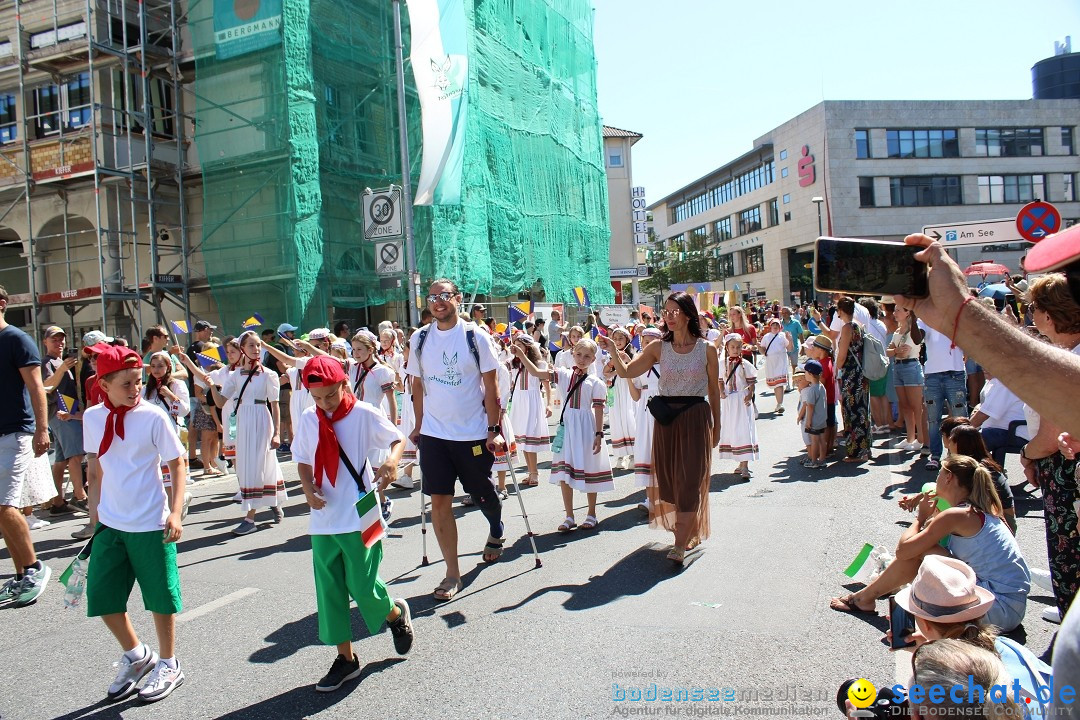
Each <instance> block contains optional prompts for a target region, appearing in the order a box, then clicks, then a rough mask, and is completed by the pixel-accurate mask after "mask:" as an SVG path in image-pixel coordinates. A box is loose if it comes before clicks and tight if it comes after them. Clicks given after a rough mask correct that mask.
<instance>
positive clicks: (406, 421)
mask: <svg viewBox="0 0 1080 720" xmlns="http://www.w3.org/2000/svg"><path fill="white" fill-rule="evenodd" d="M401 377H402V381H401V382H402V387H404V388H405V392H404V393H402V396H401V414H400V415H398V430H400V431H401V434H402V435H404V436H405V451H404V452H402V453H401V464H402V465H408V464H409V463H414V462H416V461H417V457H418V456H417V453H416V445H415V444H414V443H413V441H412V440H410V439H409V436H410V435H411V434H412V431H413V425H415V424H416V411H415V410H413V396H412V386H413V379H412V376H411V375H406V374H405V369H404V366H402V373H401Z"/></svg>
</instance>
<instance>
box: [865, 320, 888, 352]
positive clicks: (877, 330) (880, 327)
mask: <svg viewBox="0 0 1080 720" xmlns="http://www.w3.org/2000/svg"><path fill="white" fill-rule="evenodd" d="M866 331H867V332H868V333H870V334H871V335H873V336H874V337H876V338H877V339H878V342H880V343H881V347H888V345H889V343H887V342H885V338H887V337H889V329H888V328H887V327H885V323H883V322H881V321H880V320H873V319H871V320H870V324H869V325H867V326H866Z"/></svg>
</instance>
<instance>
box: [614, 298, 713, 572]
mask: <svg viewBox="0 0 1080 720" xmlns="http://www.w3.org/2000/svg"><path fill="white" fill-rule="evenodd" d="M661 314H662V315H663V318H664V321H665V325H666V329H665V330H664V336H663V342H658V343H657V342H654V343H651V344H650V345H648V346H646V347H645V348H644V349H643V350H642V351H641V352H640V353H639V354H638V355H637V356H636V357H635V358H634V359H633V360H631V361H630V363H629V364H625V363H624V362H623V359H622V358H621V357H620V356H619V353H617V352H614V345H613V343H612V341H611V339H610V338H604V337H601V338H599V340H600V341H601V346H602V347H603V348H604V349H605V350H607V351H608V352H610V353H611V359H612V361H613V363H614V365H615V371H616V373H618V375H619V377H624V378H635V377H638V376H640V375H644V374H645V373H647V372H648V371H649V369H650V368H652V367H654V366H656V367H657V369H658V371H659V373H660V394H659V395H658V396H657V397H655V398H653V401H652V403H650V406H649V407H650V411H651V412H652V413H653V416H654V417H656V418H657V421H656V426H655V430H654V432H653V455H652V464H653V475H654V476H655V478H656V487H650V488H649V495H650V497H649V499H650V500H651V502H652V511H651V518H650V525H651V526H652V527H657V526H660V527H663V528H664V529H665V530H670V531H671V532H673V533H674V534H675V544H674V546H673V547H672V548H671V552H669V553H668V558H669V559H670V560H672V561H673V562H676V563H678V564H682V562H683V559H684V557H685V556H686V551H687V550H690V549H692V548H693V547H695V546H696V545H697V544H699V543H700V542H701V541H702V540H704V539H706V538H707V537H708V536H709V476H710V468H711V466H712V448H713V447H715V446H716V443H717V441H718V440H719V437H720V385H719V377H720V370H719V362H718V360H717V356H716V348H715V347H713V346H712V345H711V344H710V343H708V342H707V341H706V340H705V333H704V331H703V330H702V329H701V325H700V323H699V321H698V312H697V307H696V306H695V305H694V299H693V297H691V296H690V295H688V294H686V293H684V292H676V293H672V294H671V295H670V296H668V299H667V302H666V303H665V304H664V310H663V312H662V313H661ZM706 396H708V402H706ZM657 405H658V406H659V407H657V408H655V410H654V406H657ZM665 415H666V416H667V417H665ZM665 420H667V422H666V423H665V422H664V421H665Z"/></svg>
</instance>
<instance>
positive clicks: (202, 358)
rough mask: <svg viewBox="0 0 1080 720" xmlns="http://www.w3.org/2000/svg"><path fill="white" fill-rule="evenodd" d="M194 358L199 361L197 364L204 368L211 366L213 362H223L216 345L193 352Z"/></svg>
mask: <svg viewBox="0 0 1080 720" xmlns="http://www.w3.org/2000/svg"><path fill="white" fill-rule="evenodd" d="M195 359H196V360H198V361H199V365H201V366H203V367H204V368H208V367H211V366H212V365H214V364H215V363H223V362H225V361H224V360H222V359H221V350H219V349H218V348H216V347H208V348H206V349H205V350H203V351H202V352H196V353H195Z"/></svg>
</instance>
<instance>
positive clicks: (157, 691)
mask: <svg viewBox="0 0 1080 720" xmlns="http://www.w3.org/2000/svg"><path fill="white" fill-rule="evenodd" d="M142 371H143V364H142V358H140V357H139V355H138V354H137V353H136V352H135V351H134V350H132V349H130V348H126V347H111V346H110V347H108V348H107V349H104V350H102V352H101V353H100V354H99V355H98V361H97V372H98V379H97V382H98V384H99V385H100V387H101V389H102V390H103V391H104V393H105V401H104V402H102V403H101V404H99V405H95V406H93V407H90V408H88V409H87V410H86V412H85V413H84V415H83V443H84V447H86V448H87V449H89V450H95V452H88V453H87V458H88V461H89V471H90V516H91V518H96V520H97V530H96V532H95V533H94V536H93V543H94V544H93V549H92V551H91V562H90V568H89V571H88V573H87V578H86V606H87V614H88V615H90V616H91V617H100V618H101V619H102V620H104V621H105V625H106V627H108V628H109V631H110V632H112V634H113V635H114V636H115V637H116V639H117V641H118V642H119V643H120V646H121V647H122V648H123V649H124V654H123V655H122V656H121V657H120V662H119V668H120V669H119V671H118V672H117V674H116V679H115V680H114V681H113V683H112V685H110V686H109V691H108V698H109V699H110V700H113V701H116V700H123V699H124V698H126V697H128V696H130V695H131V694H132V693H134V692H135V690H136V687H137V686H138V684H139V682H140V681H141V680H142V679H143V678H144V677H145V676H146V675H148V674H149V676H150V677H149V678H148V679H147V681H146V683H145V685H143V688H142V689H141V690H139V699H140V700H143V701H145V702H157V701H158V700H163V699H164V698H166V697H168V696H169V694H170V693H172V691H173V690H175V689H176V688H178V687H180V685H182V684H183V682H184V673H183V671H182V670H181V669H180V664H179V663H178V662H177V660H176V657H175V651H174V645H175V640H176V632H175V629H176V626H175V618H176V614H177V613H179V612H180V609H181V604H180V576H179V574H178V572H177V569H176V541H177V540H179V539H180V535H181V533H182V532H183V528H182V526H181V524H180V512H181V509H182V505H183V501H184V486H185V484H186V482H187V477H186V474H185V469H184V463H183V462H182V458H183V455H184V453H185V450H184V446H183V445H182V444H181V442H180V438H179V436H178V435H177V434H176V430H175V428H174V426H173V421H172V419H171V418H169V416H168V415H167V414H166V413H165V411H164V410H162V409H161V408H160V407H157V406H155V405H153V404H152V403H148V402H140V399H141V396H142V384H143V383H142ZM162 463H165V464H167V465H168V466H169V471H170V472H171V473H172V490H171V492H169V493H167V492H166V490H165V486H164V484H163V483H162V478H161V465H162ZM135 581H138V583H139V590H140V591H141V592H142V597H143V605H144V606H145V607H146V609H147V610H149V611H150V612H151V613H152V614H153V616H154V627H155V629H156V630H157V637H158V652H155V651H153V650H151V649H150V648H149V647H147V646H146V645H145V644H143V643H142V642H140V641H139V638H138V637H137V636H136V635H135V628H133V627H132V625H131V620H130V619H129V618H128V614H127V602H128V597H129V596H130V595H131V589H132V587H133V586H134V583H135ZM159 652H160V655H159V654H158V653H159Z"/></svg>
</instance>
